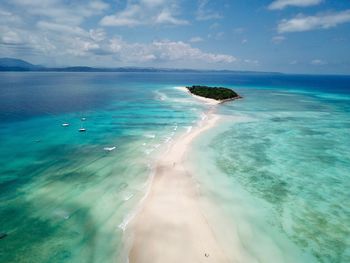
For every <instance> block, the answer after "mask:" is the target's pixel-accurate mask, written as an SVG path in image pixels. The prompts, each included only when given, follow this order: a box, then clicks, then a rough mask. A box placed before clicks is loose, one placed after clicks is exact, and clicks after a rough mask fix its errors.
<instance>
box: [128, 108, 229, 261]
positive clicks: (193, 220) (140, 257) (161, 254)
mask: <svg viewBox="0 0 350 263" xmlns="http://www.w3.org/2000/svg"><path fill="white" fill-rule="evenodd" d="M219 119H220V117H219V116H217V115H214V114H212V113H210V114H209V115H208V118H206V119H205V120H203V121H202V122H201V123H200V125H199V126H198V127H196V128H195V129H193V130H192V131H191V132H190V133H187V134H185V135H183V136H182V137H180V138H179V139H178V140H176V141H175V142H174V143H173V145H172V146H171V148H170V149H169V151H168V152H167V153H166V154H164V155H163V156H162V157H161V158H160V160H159V161H158V164H157V167H156V173H155V175H154V179H153V182H152V185H151V189H150V192H149V195H148V196H147V198H146V200H145V202H144V204H143V207H142V209H141V211H140V212H139V214H138V215H137V216H136V217H135V219H134V220H133V222H132V223H131V225H130V231H131V235H132V237H133V241H132V245H131V249H130V253H129V261H130V262H132V263H151V262H152V263H157V262H162V263H165V262H167V263H172V262H174V263H175V262H176V263H178V262H182V263H185V262H191V263H194V262H228V260H227V259H226V256H225V253H224V252H223V249H222V248H221V247H220V245H219V244H218V242H217V239H216V237H215V235H214V233H213V231H212V229H211V226H210V225H209V224H208V221H207V219H206V218H205V216H204V215H203V213H202V211H201V209H200V206H199V200H198V194H199V193H198V190H197V188H196V184H195V182H194V180H193V178H192V176H191V174H190V173H189V172H188V171H187V169H186V167H185V165H184V160H185V159H186V153H187V150H188V147H189V146H190V144H191V142H192V141H193V140H194V139H195V138H197V137H198V136H199V135H200V134H201V133H202V132H204V131H206V130H208V129H210V128H211V127H213V126H214V125H215V124H216V123H217V122H218V121H219Z"/></svg>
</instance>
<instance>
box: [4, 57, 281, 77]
mask: <svg viewBox="0 0 350 263" xmlns="http://www.w3.org/2000/svg"><path fill="white" fill-rule="evenodd" d="M0 71H42V72H177V73H196V72H198V73H239V74H282V73H276V72H258V71H233V70H197V69H173V68H140V67H119V68H95V67H84V66H74V67H60V68H59V67H57V68H49V67H43V66H39V65H33V64H31V63H29V62H27V61H24V60H22V59H15V58H0Z"/></svg>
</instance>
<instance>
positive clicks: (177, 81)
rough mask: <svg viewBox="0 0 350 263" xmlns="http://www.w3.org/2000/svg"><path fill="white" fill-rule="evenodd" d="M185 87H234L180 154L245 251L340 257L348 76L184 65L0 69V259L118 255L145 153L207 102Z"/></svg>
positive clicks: (250, 258)
mask: <svg viewBox="0 0 350 263" xmlns="http://www.w3.org/2000/svg"><path fill="white" fill-rule="evenodd" d="M186 84H207V85H226V86H231V87H234V88H235V89H236V90H237V91H238V92H239V93H240V94H241V95H243V96H244V99H243V100H240V101H236V102H234V103H228V104H225V105H222V106H220V107H219V109H218V113H219V114H221V115H223V116H224V121H223V123H222V124H221V125H219V126H218V127H217V128H215V129H213V130H212V131H210V132H208V134H207V135H206V136H207V137H206V136H203V137H202V138H200V140H198V142H197V144H196V147H195V148H194V154H193V155H190V158H189V161H190V162H193V163H194V164H198V163H200V164H202V163H205V165H199V166H200V168H198V167H197V169H200V170H201V173H198V174H197V176H198V181H199V182H200V183H201V184H202V186H203V191H204V190H205V191H204V194H203V195H204V196H207V197H208V199H210V200H213V201H214V203H215V204H216V206H217V215H222V214H223V215H225V222H227V224H224V225H223V226H221V227H218V232H220V231H222V232H220V233H225V234H226V236H225V235H222V236H225V238H227V241H232V237H234V238H233V239H234V240H233V242H235V243H228V244H230V245H231V246H232V251H234V248H235V247H238V248H239V249H240V251H241V255H240V256H241V262H339V263H343V262H349V261H350V259H349V257H350V255H349V253H350V251H349V247H350V244H349V242H350V240H349V236H350V234H349V233H350V232H349V231H350V229H349V228H350V207H349V200H350V196H349V191H348V189H350V178H349V175H350V173H349V168H350V157H349V154H348V152H349V150H348V149H349V147H350V136H349V134H350V89H349V87H350V78H349V77H341V76H322V77H321V76H320V77H318V76H288V75H259V74H258V75H254V74H233V75H232V74H182V73H170V74H169V73H156V74H149V73H147V74H144V73H1V74H0V160H1V167H0V190H1V191H0V200H1V204H0V232H3V233H7V234H8V236H6V237H5V238H3V239H0V261H1V262H126V258H125V255H124V254H123V251H125V247H124V242H123V241H124V240H123V231H124V229H125V227H126V226H127V222H128V220H130V218H131V216H132V213H133V211H134V209H135V207H136V206H137V204H138V202H139V201H140V199H141V198H142V197H143V195H144V193H145V191H146V189H147V185H148V183H149V178H150V175H151V173H152V164H153V161H154V158H156V156H157V154H159V153H161V152H162V151H163V149H164V148H166V147H167V145H169V143H170V142H171V140H173V139H174V138H175V137H176V136H178V135H180V134H182V133H184V132H187V131H188V130H189V129H190V127H191V126H193V125H195V123H196V122H197V121H198V120H200V119H201V118H202V115H203V113H205V112H206V111H207V110H208V108H207V106H205V105H203V104H202V103H201V102H198V101H196V100H193V99H192V98H191V97H189V96H188V95H187V94H184V93H183V92H182V91H179V90H177V89H175V88H174V87H175V86H183V85H186ZM82 118H86V120H85V121H82V120H81V119H82ZM65 122H67V123H70V126H69V127H62V126H61V124H62V123H65ZM80 127H84V128H86V129H87V131H86V132H85V133H79V132H78V129H79V128H80ZM114 146H116V149H115V150H113V151H106V150H104V148H105V147H114ZM199 153H200V154H199ZM197 166H198V165H197ZM218 204H220V205H218ZM213 220H215V216H213ZM220 233H219V234H220ZM237 236H238V237H239V238H238V239H235V238H236V237H237ZM225 238H223V240H224V241H225ZM237 257H239V256H237Z"/></svg>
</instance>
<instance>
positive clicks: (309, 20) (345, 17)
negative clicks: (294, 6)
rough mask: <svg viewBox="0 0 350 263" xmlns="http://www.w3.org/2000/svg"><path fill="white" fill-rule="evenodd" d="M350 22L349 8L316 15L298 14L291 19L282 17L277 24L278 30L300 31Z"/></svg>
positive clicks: (283, 31) (281, 31) (280, 31)
mask: <svg viewBox="0 0 350 263" xmlns="http://www.w3.org/2000/svg"><path fill="white" fill-rule="evenodd" d="M347 22H350V10H345V11H342V12H336V13H329V14H320V15H316V16H303V15H298V16H296V17H295V18H292V19H289V20H287V19H284V20H282V21H281V22H280V23H279V24H278V28H277V30H278V32H279V33H286V32H302V31H310V30H315V29H328V28H332V27H336V26H337V25H339V24H343V23H347Z"/></svg>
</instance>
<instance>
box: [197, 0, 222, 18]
mask: <svg viewBox="0 0 350 263" xmlns="http://www.w3.org/2000/svg"><path fill="white" fill-rule="evenodd" d="M208 4H209V0H198V8H197V12H196V19H197V20H211V19H220V18H222V15H220V14H219V13H218V12H215V11H213V10H211V9H209V8H208Z"/></svg>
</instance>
